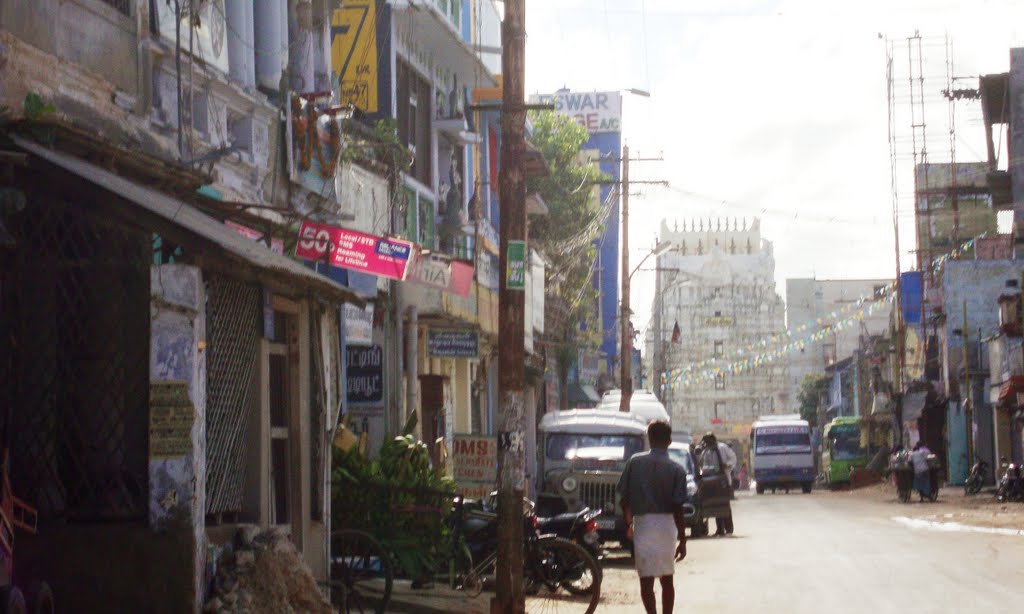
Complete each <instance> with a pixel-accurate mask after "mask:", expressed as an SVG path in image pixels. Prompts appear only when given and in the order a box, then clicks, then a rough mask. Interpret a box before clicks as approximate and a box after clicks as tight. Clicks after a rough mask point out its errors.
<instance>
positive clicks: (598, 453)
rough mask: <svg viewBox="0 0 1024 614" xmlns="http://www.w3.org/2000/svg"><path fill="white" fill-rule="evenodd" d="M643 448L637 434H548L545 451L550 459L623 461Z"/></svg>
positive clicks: (641, 438)
mask: <svg viewBox="0 0 1024 614" xmlns="http://www.w3.org/2000/svg"><path fill="white" fill-rule="evenodd" d="M643 449H644V438H643V437H641V436H638V435H578V434H574V433H552V434H550V435H548V438H547V446H546V448H545V453H546V455H547V457H548V459H550V460H562V461H564V460H570V461H571V460H605V461H609V460H614V461H624V460H628V459H629V457H631V456H633V455H634V454H636V453H637V452H640V451H642V450H643Z"/></svg>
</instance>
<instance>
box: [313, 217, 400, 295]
mask: <svg viewBox="0 0 1024 614" xmlns="http://www.w3.org/2000/svg"><path fill="white" fill-rule="evenodd" d="M412 249H413V244H412V243H410V242H409V241H403V240H402V239H390V238H384V237H377V236H374V235H369V234H366V233H363V232H357V231H355V230H347V229H345V228H338V227H337V226H328V225H326V224H318V223H316V222H310V221H308V220H307V221H304V222H302V226H300V227H299V241H298V243H297V244H296V245H295V255H296V256H297V257H298V258H304V259H306V260H323V259H324V258H325V257H326V258H328V262H329V263H330V264H332V265H334V266H338V267H342V268H344V269H352V270H353V271H362V272H363V273H371V274H373V275H380V276H381V277H388V278H391V279H398V280H403V279H405V275H406V273H407V272H408V270H409V260H410V258H411V257H412Z"/></svg>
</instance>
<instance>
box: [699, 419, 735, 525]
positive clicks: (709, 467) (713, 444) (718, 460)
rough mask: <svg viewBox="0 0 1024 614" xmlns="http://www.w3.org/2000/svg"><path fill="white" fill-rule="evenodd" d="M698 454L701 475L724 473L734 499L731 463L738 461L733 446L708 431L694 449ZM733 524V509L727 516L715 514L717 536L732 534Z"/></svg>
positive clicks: (731, 496)
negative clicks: (720, 440)
mask: <svg viewBox="0 0 1024 614" xmlns="http://www.w3.org/2000/svg"><path fill="white" fill-rule="evenodd" d="M722 448H725V449H726V450H728V451H729V453H728V457H727V456H726V455H725V454H724V453H723V451H722ZM694 452H695V453H696V455H697V465H698V466H699V467H700V471H701V475H706V474H708V473H711V474H717V473H723V474H724V475H725V478H726V483H727V485H728V487H729V498H730V499H734V498H735V493H734V492H733V488H732V478H731V475H730V473H731V471H732V467H731V465H730V464H729V463H730V460H731V462H732V464H733V465H735V463H736V454H735V453H733V451H732V448H730V447H729V446H727V445H726V444H724V443H720V442H719V441H718V438H717V437H715V434H714V433H713V432H711V431H708V432H707V433H706V434H705V435H704V436H703V437H701V439H700V443H699V444H697V448H696V449H695V450H694ZM732 532H733V524H732V511H731V510H730V511H729V513H728V514H727V515H725V516H715V536H717V537H724V536H726V535H732Z"/></svg>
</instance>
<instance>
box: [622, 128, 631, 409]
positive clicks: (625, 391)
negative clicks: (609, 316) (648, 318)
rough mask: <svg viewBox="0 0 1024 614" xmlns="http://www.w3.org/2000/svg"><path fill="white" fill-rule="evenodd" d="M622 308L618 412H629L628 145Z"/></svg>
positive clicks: (624, 149) (624, 156)
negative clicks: (620, 394) (620, 391)
mask: <svg viewBox="0 0 1024 614" xmlns="http://www.w3.org/2000/svg"><path fill="white" fill-rule="evenodd" d="M621 275H622V290H621V292H622V306H621V308H620V310H619V313H620V315H619V330H620V332H621V333H622V335H621V339H620V344H621V345H620V348H619V362H620V363H621V364H619V386H620V387H621V388H622V396H620V397H619V411H629V401H630V399H632V397H633V377H632V373H631V371H632V368H633V331H632V330H631V329H632V328H633V327H632V326H631V322H630V319H629V277H630V275H629V145H623V146H622V273H621Z"/></svg>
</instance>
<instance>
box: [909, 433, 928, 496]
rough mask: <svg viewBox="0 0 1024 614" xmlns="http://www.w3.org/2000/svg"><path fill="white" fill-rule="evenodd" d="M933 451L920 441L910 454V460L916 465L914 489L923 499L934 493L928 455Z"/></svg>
mask: <svg viewBox="0 0 1024 614" xmlns="http://www.w3.org/2000/svg"><path fill="white" fill-rule="evenodd" d="M931 453H932V451H931V450H929V449H928V446H926V445H924V442H922V441H919V442H917V444H916V445H914V451H913V452H911V454H910V462H911V463H913V466H914V490H916V491H917V492H918V493H919V494H920V495H921V500H922V501H924V500H925V498H927V497H929V496H931V494H932V481H931V474H930V473H929V467H928V455H929V454H931Z"/></svg>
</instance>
